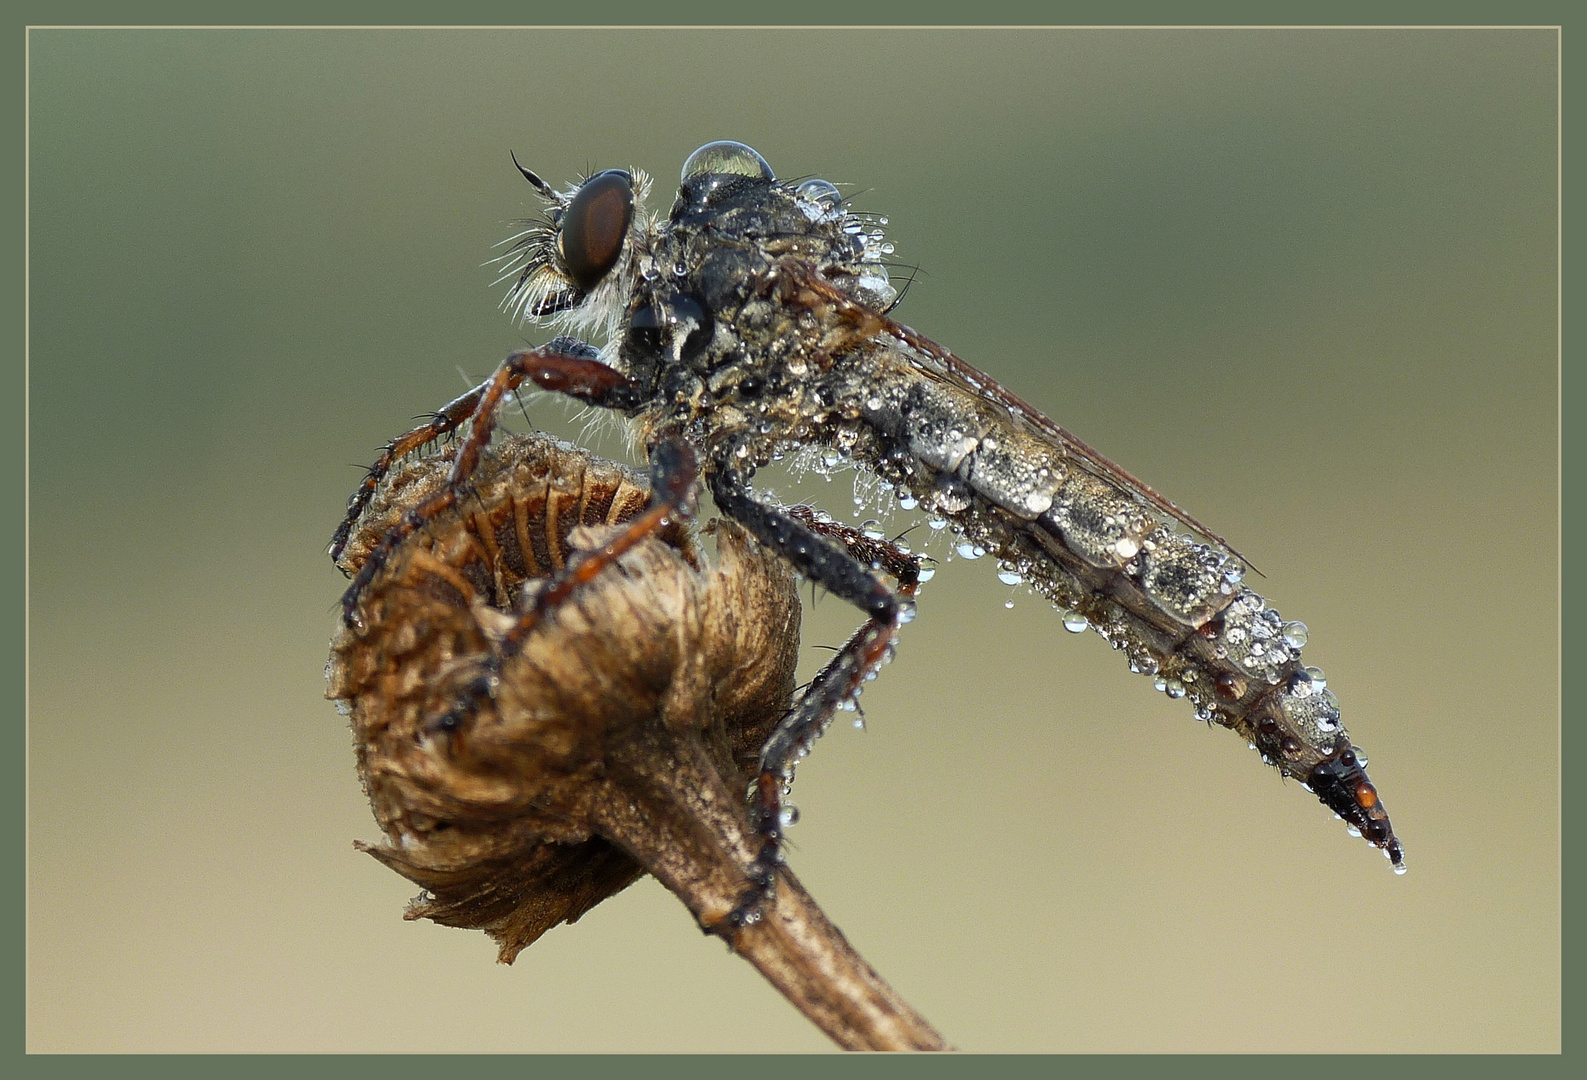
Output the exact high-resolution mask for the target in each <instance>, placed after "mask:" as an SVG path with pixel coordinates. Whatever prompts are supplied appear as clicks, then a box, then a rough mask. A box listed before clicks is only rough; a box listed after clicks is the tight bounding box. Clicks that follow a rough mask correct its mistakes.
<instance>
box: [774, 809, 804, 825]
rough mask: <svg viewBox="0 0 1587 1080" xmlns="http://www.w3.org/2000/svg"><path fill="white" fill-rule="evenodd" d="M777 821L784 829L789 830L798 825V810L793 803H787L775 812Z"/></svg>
mask: <svg viewBox="0 0 1587 1080" xmlns="http://www.w3.org/2000/svg"><path fill="white" fill-rule="evenodd" d="M777 821H778V822H779V823H780V824H781V825H782V827H783V828H785V829H790V828H792V827H793V826H795V825H797V824H799V808H798V807H797V806H795V805H794V804H793V803H788V804H787V805H785V806H784V807H783V808H782V809H781V810H779V811H777Z"/></svg>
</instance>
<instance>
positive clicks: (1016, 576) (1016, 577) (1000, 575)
mask: <svg viewBox="0 0 1587 1080" xmlns="http://www.w3.org/2000/svg"><path fill="white" fill-rule="evenodd" d="M997 580H999V581H1001V582H1002V583H1003V584H1004V585H1018V584H1019V583H1020V582H1022V581H1024V580H1025V575H1024V574H1021V573H1020V572H1019V571H1018V570H1015V569H1014V568H1013V567H1012V566H1005V567H1003V568H1002V569H1000V570H999V571H998V572H997Z"/></svg>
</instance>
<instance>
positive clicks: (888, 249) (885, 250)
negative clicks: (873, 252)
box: [882, 244, 897, 255]
mask: <svg viewBox="0 0 1587 1080" xmlns="http://www.w3.org/2000/svg"><path fill="white" fill-rule="evenodd" d="M895 250H897V249H896V248H894V247H893V245H892V244H883V245H882V254H883V255H891V254H892V253H893V252H894V251H895Z"/></svg>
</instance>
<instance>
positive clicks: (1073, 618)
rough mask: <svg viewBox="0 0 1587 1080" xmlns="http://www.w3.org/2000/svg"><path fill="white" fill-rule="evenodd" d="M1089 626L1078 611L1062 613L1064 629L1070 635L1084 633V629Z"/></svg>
mask: <svg viewBox="0 0 1587 1080" xmlns="http://www.w3.org/2000/svg"><path fill="white" fill-rule="evenodd" d="M1090 625H1091V623H1090V622H1089V621H1088V620H1087V619H1086V617H1085V616H1084V615H1082V614H1080V613H1079V612H1078V611H1066V612H1064V629H1065V630H1067V631H1069V632H1070V633H1071V634H1081V633H1084V632H1085V629H1086V627H1088V626H1090Z"/></svg>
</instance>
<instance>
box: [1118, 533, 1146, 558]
mask: <svg viewBox="0 0 1587 1080" xmlns="http://www.w3.org/2000/svg"><path fill="white" fill-rule="evenodd" d="M1113 550H1114V551H1116V552H1118V555H1119V558H1121V559H1133V558H1135V555H1136V553H1137V552H1139V551H1140V550H1141V543H1140V541H1139V540H1137V539H1135V538H1134V537H1133V536H1121V537H1119V538H1118V539H1117V540H1115V541H1114V542H1113Z"/></svg>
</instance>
